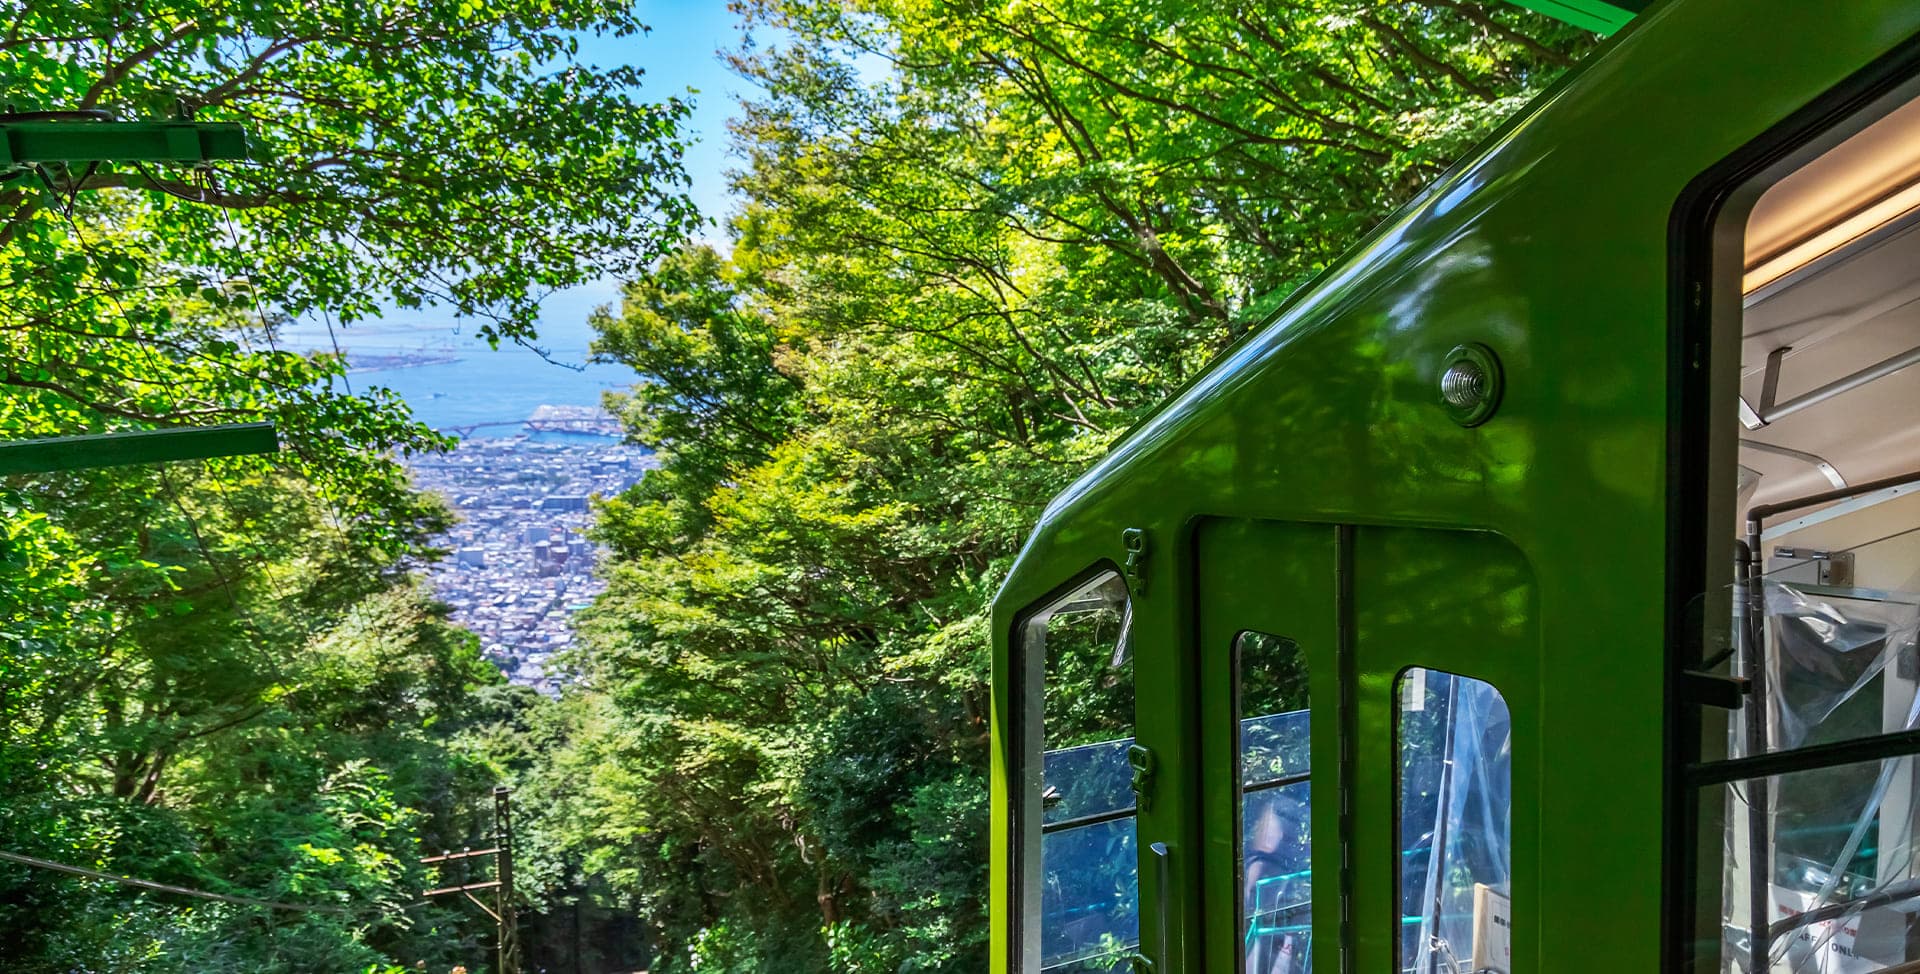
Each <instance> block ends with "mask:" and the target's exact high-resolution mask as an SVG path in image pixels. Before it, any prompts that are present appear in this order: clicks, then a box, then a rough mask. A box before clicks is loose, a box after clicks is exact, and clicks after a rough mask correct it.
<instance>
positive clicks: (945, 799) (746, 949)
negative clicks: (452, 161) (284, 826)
mask: <svg viewBox="0 0 1920 974" xmlns="http://www.w3.org/2000/svg"><path fill="white" fill-rule="evenodd" d="M745 10H746V12H747V13H748V15H749V18H750V20H751V22H752V23H754V24H756V25H760V24H764V25H771V26H774V27H777V28H779V29H780V31H781V32H782V34H781V36H783V37H786V38H790V43H785V44H782V45H776V46H770V47H754V48H750V49H748V50H745V51H743V52H741V53H740V54H739V56H738V57H737V59H736V62H735V64H736V67H737V68H738V69H739V70H740V71H741V72H743V73H744V74H746V75H747V76H749V77H751V78H753V79H754V80H755V81H757V82H759V84H760V86H761V87H762V88H763V90H764V91H765V92H766V93H767V94H766V97H764V98H762V99H760V100H758V101H756V102H753V103H750V104H748V105H746V106H745V107H744V110H743V115H742V119H741V121H740V122H739V123H738V124H737V125H736V127H735V133H734V134H735V144H736V149H737V150H738V152H739V154H740V155H741V157H742V158H743V159H744V160H745V164H744V166H743V169H742V171H741V172H739V173H737V174H736V175H735V177H734V179H735V188H736V190H737V192H738V193H739V194H740V195H741V196H742V197H743V199H744V201H745V202H744V203H743V206H742V209H741V212H740V213H739V215H738V216H737V218H736V219H735V220H734V221H733V223H732V226H731V229H732V232H733V237H734V241H733V242H734V246H733V251H732V253H731V255H730V257H729V259H728V260H727V261H725V262H716V259H715V258H714V257H713V256H712V255H710V254H706V253H704V252H698V251H693V250H689V251H688V252H686V253H682V254H678V255H675V256H673V257H671V258H669V259H667V260H665V261H663V263H662V264H661V265H660V267H659V268H658V269H657V270H656V271H654V272H652V273H649V274H647V275H642V276H641V277H639V278H637V279H636V281H635V283H634V284H633V285H632V286H631V287H630V288H629V289H628V291H627V293H626V295H625V301H624V302H623V306H622V307H621V308H620V309H618V310H617V311H615V310H613V309H609V310H608V311H607V312H605V313H603V314H602V315H600V316H598V317H597V318H596V324H597V326H598V327H599V328H600V329H601V331H602V334H603V336H604V337H603V339H602V342H601V346H600V348H601V351H602V354H604V355H606V356H608V357H611V358H614V359H616V360H618V361H622V362H625V363H627V364H629V365H631V366H632V367H633V368H634V369H635V370H636V371H638V372H639V373H641V375H642V377H643V380H642V382H643V384H642V386H641V387H640V388H639V390H638V391H636V393H635V394H634V395H633V396H632V397H630V398H628V399H625V400H622V401H621V405H622V408H623V413H622V415H623V418H624V419H625V420H626V422H627V424H628V429H629V431H630V432H631V433H632V434H633V435H634V436H635V438H636V439H639V440H640V441H642V442H646V443H650V444H655V445H658V446H660V447H661V460H662V467H661V469H660V470H659V471H656V472H654V473H650V474H649V475H648V478H647V481H646V482H643V483H642V484H641V485H640V486H639V487H637V488H636V489H634V490H633V491H630V492H628V493H627V494H625V495H623V496H621V497H619V498H613V499H609V500H607V501H605V502H603V503H602V504H601V506H600V508H599V511H600V528H599V530H600V533H601V536H602V537H603V538H605V539H606V540H608V541H609V542H610V543H611V545H612V547H613V549H614V557H613V560H612V566H611V569H610V571H609V573H608V574H609V587H608V590H607V592H606V594H605V595H604V596H602V597H601V598H600V600H599V601H598V602H597V603H596V605H595V607H594V608H593V610H592V612H591V613H590V615H589V618H588V621H587V623H586V626H585V629H584V630H583V636H584V638H583V640H582V641H581V647H582V648H581V649H580V650H579V652H578V653H577V654H576V656H575V659H574V661H573V665H574V667H575V670H576V673H577V681H576V683H575V684H574V685H573V687H572V688H571V689H570V690H569V694H568V698H567V699H565V700H563V701H562V706H563V707H567V708H572V710H573V711H574V712H575V713H577V714H579V715H580V716H579V717H578V718H577V719H578V721H579V723H578V725H577V726H576V734H575V736H574V737H573V738H572V739H571V740H570V741H568V742H567V743H565V744H563V745H562V746H561V747H559V748H557V749H556V750H555V751H553V752H552V753H551V755H550V756H549V758H548V759H547V762H546V763H545V764H543V765H538V766H536V769H535V771H534V773H533V775H532V778H533V780H534V781H536V782H544V784H543V785H541V787H545V788H549V789H552V790H553V791H554V792H555V793H560V792H563V791H564V792H565V793H566V794H568V795H571V796H573V797H572V799H571V800H572V802H573V803H572V804H568V805H566V806H565V811H564V813H558V814H556V816H555V817H554V818H552V819H549V820H546V821H542V822H540V823H539V824H538V826H537V828H538V829H539V830H540V831H541V833H542V835H544V836H546V840H545V841H547V842H548V843H549V844H550V847H552V848H556V849H565V850H566V855H567V856H568V857H570V859H569V861H570V862H571V863H573V864H574V865H575V868H578V869H580V870H583V871H584V872H585V873H587V874H590V875H597V877H598V878H599V879H600V880H601V881H602V882H603V883H604V888H603V889H602V891H601V895H603V896H604V897H606V898H608V899H609V900H612V901H617V902H624V903H626V904H630V905H633V906H634V907H636V908H638V909H640V910H641V911H642V912H643V915H645V916H648V917H649V918H650V919H652V920H653V921H654V922H655V924H656V930H657V934H658V936H659V938H660V940H661V942H662V947H663V955H662V957H661V959H660V961H659V962H658V963H657V964H656V965H655V967H656V968H657V969H660V970H686V969H689V968H696V969H699V970H710V969H719V970H730V971H731V970H738V971H783V972H785V971H809V970H810V971H834V972H876V971H889V972H890V971H974V970H981V969H984V968H985V966H986V960H985V949H986V943H985V938H986V930H987V926H986V918H985V916H984V905H983V904H984V897H985V872H986V870H985V861H984V857H985V851H984V850H985V847H986V842H985V831H986V821H985V771H986V743H987V742H986V736H987V725H986V669H987V664H986V659H987V646H988V638H987V622H986V606H987V602H988V599H989V598H990V596H991V593H992V591H993V589H994V586H995V584H996V583H997V581H998V579H999V577H1000V575H1001V573H1002V572H1004V570H1005V568H1006V566H1007V564H1008V562H1009V560H1010V559H1011V557H1012V555H1013V553H1014V552H1015V551H1016V550H1017V548H1018V545H1019V544H1020V543H1021V540H1022V539H1023V537H1024V535H1025V533H1026V532H1027V530H1028V529H1029V527H1030V526H1031V524H1032V523H1033V520H1034V519H1035V518H1036V517H1038V515H1039V513H1040V511H1041V509H1042V507H1043V505H1044V504H1045V503H1046V501H1047V500H1048V499H1049V498H1050V497H1051V496H1053V495H1054V494H1055V493H1056V492H1057V491H1059V490H1060V489H1062V488H1063V487H1064V486H1065V485H1066V484H1067V483H1068V482H1069V481H1070V480H1071V479H1072V478H1073V477H1074V476H1076V475H1077V474H1078V473H1079V472H1080V471H1081V470H1084V469H1085V468H1086V466H1087V465H1088V464H1089V463H1090V462H1092V460H1093V459H1094V458H1096V457H1097V456H1098V455H1099V454H1100V453H1101V451H1103V450H1104V449H1105V448H1106V447H1107V445H1108V444H1110V443H1111V442H1112V441H1113V440H1114V438H1115V437H1117V436H1119V435H1120V434H1121V433H1122V432H1124V431H1125V430H1126V429H1127V428H1128V427H1129V426H1131V425H1132V424H1134V423H1136V422H1138V421H1139V420H1140V419H1141V417H1143V416H1144V415H1145V414H1146V413H1147V412H1148V411H1149V410H1151V409H1152V408H1153V405H1154V404H1155V403H1156V402H1158V401H1160V400H1161V399H1163V398H1164V397H1166V396H1167V395H1169V394H1170V393H1171V392H1172V391H1173V390H1175V389H1177V388H1178V387H1179V386H1180V384H1182V383H1183V382H1185V381H1187V380H1188V379H1189V378H1190V377H1191V376H1192V375H1194V374H1195V373H1196V372H1197V371H1198V370H1199V369H1201V368H1203V367H1204V366H1205V365H1206V363H1207V362H1208V361H1209V360H1211V359H1212V358H1213V357H1215V356H1216V355H1218V354H1219V353H1220V351H1221V350H1222V349H1223V348H1224V347H1226V346H1227V345H1228V344H1229V343H1230V342H1232V341H1233V340H1234V339H1235V338H1237V337H1238V336H1240V335H1243V334H1245V333H1246V332H1247V331H1249V330H1250V329H1252V328H1254V327H1256V326H1257V325H1258V324H1259V323H1260V322H1261V321H1263V320H1265V319H1266V318H1267V317H1269V316H1270V315H1271V314H1272V312H1273V310H1274V309H1275V308H1276V307H1278V306H1279V305H1280V303H1281V302H1282V301H1284V300H1285V298H1286V295H1287V294H1288V293H1289V292H1290V291H1292V290H1293V289H1294V288H1296V287H1298V286H1300V285H1301V284H1302V283H1304V282H1306V281H1308V280H1310V279H1311V278H1312V277H1313V276H1314V275H1315V274H1317V273H1319V272H1320V271H1321V270H1322V269H1324V268H1325V267H1326V266H1328V265H1329V264H1330V263H1331V262H1332V261H1334V260H1335V259H1336V258H1337V256H1338V255H1339V254H1340V253H1341V252H1342V251H1344V250H1345V249H1347V248H1348V247H1351V246H1352V245H1353V244H1354V243H1355V242H1357V241H1358V239H1359V238H1360V236H1361V235H1362V234H1363V233H1364V232H1365V231H1366V230H1367V228H1369V227H1371V226H1372V225H1373V224H1375V223H1376V222H1378V221H1379V220H1380V219H1382V218H1383V217H1384V216H1385V215H1386V214H1387V213H1388V211H1389V210H1390V209H1391V208H1392V207H1393V206H1395V205H1397V204H1398V203H1400V202H1402V201H1404V200H1405V199H1407V198H1408V197H1409V196H1410V195H1411V194H1412V193H1414V192H1416V191H1417V190H1418V188H1419V187H1420V186H1421V185H1423V184H1424V183H1426V182H1427V181H1428V180H1430V179H1431V178H1432V177H1433V176H1434V175H1435V174H1437V173H1438V172H1439V171H1440V170H1441V169H1442V168H1443V167H1444V166H1445V165H1447V163H1448V161H1449V160H1451V159H1454V158H1456V157H1457V156H1458V155H1459V154H1460V153H1461V152H1462V151H1464V150H1465V149H1466V148H1467V147H1468V146H1470V145H1471V144H1472V143H1473V142H1474V141H1475V140H1477V139H1479V138H1481V137H1482V136H1484V135H1485V134H1486V133H1487V132H1488V131H1489V130H1490V129H1491V127H1492V126H1493V125H1494V124H1496V123H1497V122H1498V121H1499V120H1500V119H1501V118H1503V117H1505V116H1506V115H1507V114H1508V113H1510V112H1511V111H1512V110H1514V108H1515V107H1517V106H1518V105H1519V104H1520V103H1521V102H1522V101H1524V100H1525V99H1527V98H1529V97H1531V96H1532V95H1533V94H1535V93H1537V92H1538V91H1539V90H1540V89H1541V88H1542V87H1543V86H1544V85H1546V84H1547V83H1548V82H1549V81H1551V80H1552V79H1553V78H1554V77H1555V76H1556V75H1557V74H1558V73H1559V72H1560V71H1561V70H1562V69H1564V68H1565V67H1566V66H1567V65H1568V64H1570V63H1572V61H1573V59H1574V57H1575V56H1576V55H1577V54H1578V53H1580V52H1581V51H1582V50H1584V49H1585V47H1586V45H1587V44H1588V43H1590V41H1591V38H1590V37H1587V36H1585V35H1581V34H1579V33H1578V32H1576V31H1573V30H1571V29H1568V28H1565V27H1562V26H1558V25H1555V24H1552V23H1551V22H1549V21H1547V20H1545V19H1544V18H1541V17H1538V16H1536V15H1533V14H1530V13H1527V12H1526V11H1523V10H1520V9H1517V8H1514V7H1511V6H1508V5H1485V4H1479V3H1472V2H1466V0H1430V2H1383V0H1326V2H1315V3H1295V4H1280V5H1267V6H1264V7H1259V8H1258V9H1255V8H1253V7H1247V6H1244V5H1243V6H1239V7H1235V6H1232V5H1228V6H1225V7H1221V6H1218V5H1212V6H1209V5H1203V4H1202V5H1196V4H1192V3H1189V2H1186V0H1121V2H1118V3H1114V2H1104V0H1103V2H1099V3H1094V2H1082V0H1041V2H1039V3H1033V2H1028V0H1022V2H1020V3H1001V2H992V0H989V2H985V3H965V4H926V3H917V2H895V0H860V2H856V3H853V4H851V5H849V4H846V3H840V2H834V3H827V2H822V0H751V2H749V3H747V4H746V5H745ZM743 328H748V329H749V330H750V332H751V334H753V335H754V336H756V337H755V340H754V341H752V342H739V343H737V344H734V345H725V344H724V343H723V342H721V341H720V339H719V338H718V337H717V336H725V335H732V334H739V333H741V329H743ZM763 336H764V337H763ZM723 347H726V348H737V349H738V350H739V354H731V353H728V354H721V352H720V351H719V350H720V349H722V348H723ZM723 428H724V429H728V430H734V431H740V430H751V431H752V432H753V435H752V436H751V437H738V436H734V435H732V434H723V433H721V432H720V431H721V430H722V429H723ZM1059 672H1060V674H1061V676H1062V679H1067V680H1078V681H1080V682H1081V683H1083V684H1085V685H1084V686H1078V687H1077V691H1078V692H1076V687H1073V686H1070V687H1067V688H1065V690H1066V693H1067V694H1068V695H1070V696H1075V697H1076V698H1077V701H1076V702H1077V705H1078V706H1079V711H1078V713H1080V715H1081V716H1084V717H1085V718H1086V719H1085V720H1084V721H1083V723H1084V724H1085V725H1086V726H1085V728H1083V729H1085V730H1087V731H1088V733H1090V734H1095V735H1096V737H1098V736H1100V735H1104V736H1111V734H1110V733H1107V732H1106V731H1103V730H1100V728H1107V727H1109V725H1110V724H1111V723H1112V722H1111V720H1108V719H1106V718H1107V717H1109V716H1110V715H1106V714H1103V713H1102V712H1101V711H1102V707H1101V701H1103V700H1111V699H1117V698H1118V697H1120V696H1124V694H1122V693H1121V691H1122V690H1123V689H1124V688H1122V687H1120V686H1118V685H1114V686H1105V685H1103V684H1101V683H1100V681H1102V680H1105V679H1107V678H1106V677H1105V676H1104V675H1103V670H1102V668H1101V667H1098V666H1085V667H1080V668H1077V669H1072V670H1071V671H1069V670H1061V671H1059ZM583 782H584V784H583Z"/></svg>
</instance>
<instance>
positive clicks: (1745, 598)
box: [1733, 521, 1773, 974]
mask: <svg viewBox="0 0 1920 974" xmlns="http://www.w3.org/2000/svg"><path fill="white" fill-rule="evenodd" d="M1736 551H1737V552H1738V554H1737V555H1736V558H1737V560H1738V562H1737V564H1736V565H1735V566H1734V573H1733V577H1734V605H1735V607H1736V611H1737V612H1738V613H1739V616H1740V618H1739V620H1738V621H1739V626H1738V627H1737V630H1736V631H1737V633H1738V638H1739V640H1740V668H1741V669H1742V670H1743V671H1744V672H1743V673H1741V675H1742V676H1745V677H1746V678H1747V686H1748V691H1747V694H1748V696H1747V708H1746V713H1745V715H1744V717H1745V724H1746V745H1745V748H1744V750H1745V753H1744V754H1743V755H1742V757H1756V756H1759V755H1761V754H1765V753H1766V752H1767V707H1768V701H1767V654H1766V652H1765V649H1764V646H1765V643H1764V640H1765V638H1766V600H1765V597H1764V596H1763V595H1762V593H1761V569H1760V556H1759V551H1760V532H1759V529H1758V528H1757V527H1756V526H1755V522H1751V521H1749V522H1748V527H1747V540H1746V541H1745V542H1744V543H1741V544H1738V545H1736ZM1746 785H1747V911H1748V916H1747V928H1748V934H1747V972H1748V974H1766V972H1767V970H1768V967H1769V961H1768V955H1769V954H1770V953H1771V950H1772V947H1773V938H1772V937H1770V936H1769V935H1768V931H1767V926H1768V921H1769V920H1771V919H1772V912H1773V910H1772V902H1771V900H1772V897H1771V893H1772V886H1773V845H1772V843H1771V842H1770V841H1768V840H1769V838H1770V835H1769V832H1770V829H1769V828H1768V822H1767V819H1768V817H1769V816H1768V810H1769V806H1770V804H1771V803H1770V801H1769V798H1770V797H1771V796H1770V795H1769V794H1768V787H1769V783H1768V781H1767V779H1765V778H1749V779H1748V780H1747V782H1746Z"/></svg>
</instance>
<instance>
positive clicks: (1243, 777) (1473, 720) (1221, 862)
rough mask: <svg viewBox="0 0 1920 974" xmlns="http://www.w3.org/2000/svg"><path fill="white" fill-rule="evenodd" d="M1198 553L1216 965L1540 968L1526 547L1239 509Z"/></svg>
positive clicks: (1201, 536) (1534, 644) (1241, 972)
mask: <svg viewBox="0 0 1920 974" xmlns="http://www.w3.org/2000/svg"><path fill="white" fill-rule="evenodd" d="M1195 556H1196V564H1197V566H1198V576H1199V584H1198V592H1197V603H1196V609H1197V615H1198V626H1197V636H1198V650H1199V652H1198V668H1199V674H1198V675H1199V680H1200V687H1201V691H1200V696H1201V701H1200V703H1201V708H1200V713H1201V715H1202V726H1201V730H1200V736H1201V740H1200V746H1201V752H1202V755H1203V757H1202V775H1201V777H1202V787H1201V794H1200V797H1199V800H1200V803H1201V816H1202V835H1203V837H1204V839H1203V848H1202V859H1203V863H1202V876H1203V878H1202V883H1203V890H1202V912H1203V927H1204V933H1205V944H1206V958H1207V961H1206V970H1207V971H1208V972H1209V974H1303V972H1307V971H1311V970H1319V971H1321V972H1324V974H1337V972H1340V971H1342V970H1355V971H1402V972H1421V974H1428V972H1432V974H1446V972H1450V971H1456V970H1457V971H1468V970H1471V971H1476V972H1490V974H1491V972H1499V974H1510V972H1513V971H1515V970H1516V969H1517V970H1520V971H1529V970H1538V969H1539V968H1538V967H1536V966H1534V965H1532V964H1526V963H1522V964H1520V965H1519V966H1518V967H1517V968H1516V966H1515V964H1514V962H1513V960H1512V958H1513V957H1515V956H1519V957H1528V956H1537V950H1538V946H1537V941H1538V936H1537V927H1535V926H1533V925H1532V924H1533V923H1536V922H1537V920H1536V918H1532V917H1529V916H1528V915H1527V911H1526V909H1525V908H1526V906H1527V904H1529V903H1537V902H1538V899H1537V897H1536V896H1535V895H1534V894H1535V889H1536V885H1537V882H1536V879H1535V873H1534V860H1533V857H1532V856H1531V855H1529V854H1528V852H1527V851H1526V850H1525V849H1524V847H1523V846H1521V845H1519V844H1516V843H1515V842H1514V841H1513V836H1514V835H1516V834H1518V835H1522V836H1524V835H1532V834H1537V830H1536V828H1535V818H1534V816H1535V815H1536V811H1535V809H1534V808H1533V807H1532V806H1531V805H1530V804H1528V803H1526V802H1520V803H1515V802H1514V801H1513V800H1512V796H1513V795H1514V794H1516V793H1518V794H1529V793H1532V786H1533V785H1534V783H1535V780H1536V779H1535V777H1534V772H1530V771H1529V770H1528V767H1529V765H1527V764H1526V760H1527V758H1528V756H1529V755H1531V754H1533V753H1534V742H1533V741H1531V740H1529V739H1528V738H1526V736H1525V735H1520V736H1518V737H1516V736H1515V735H1514V734H1513V733H1512V730H1513V728H1515V727H1524V726H1527V721H1526V720H1525V719H1524V718H1525V717H1526V716H1527V715H1529V714H1532V713H1534V712H1535V711H1534V709H1533V705H1534V701H1535V698H1536V696H1537V690H1536V688H1537V685H1538V640H1537V639H1536V638H1535V635H1534V605H1533V599H1534V594H1533V586H1532V577H1531V574H1530V572H1529V570H1528V568H1527V565H1526V563H1525V560H1524V558H1523V557H1522V556H1521V555H1520V553H1519V551H1518V550H1517V549H1515V548H1513V547H1512V546H1511V545H1510V544H1508V543H1507V542H1506V541H1505V540H1503V539H1501V538H1499V537H1498V536H1496V535H1492V534H1488V533H1484V532H1472V531H1435V530H1424V529H1407V528H1387V527H1354V526H1336V525H1330V524H1311V523H1298V522H1280V521H1247V520H1224V519H1223V520H1212V521H1207V522H1203V523H1202V524H1201V525H1200V526H1199V527H1198V528H1197V530H1196V535H1195ZM1516 717H1518V718H1521V719H1516ZM1516 745H1518V746H1517V747H1516ZM1516 755H1518V758H1519V760H1516ZM1516 787H1518V788H1519V789H1520V790H1519V791H1518V792H1516V790H1515V789H1516ZM1516 902H1517V903H1518V904H1520V909H1519V910H1518V911H1516V910H1515V908H1514V906H1513V904H1514V903H1516ZM1316 907H1317V909H1316ZM1343 927H1344V929H1343ZM1343 944H1344V945H1345V946H1347V947H1348V948H1349V949H1351V951H1352V957H1351V959H1350V961H1351V962H1350V963H1349V964H1342V963H1341V956H1340V955H1341V952H1342V949H1343Z"/></svg>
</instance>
